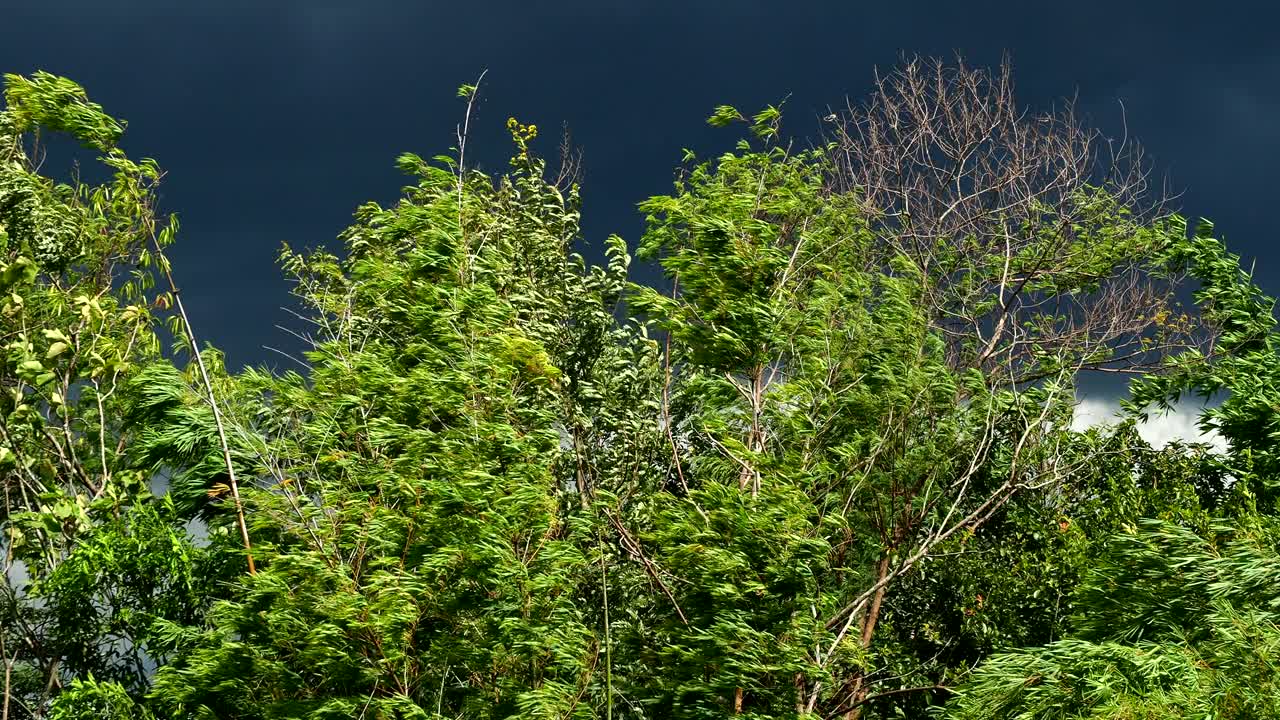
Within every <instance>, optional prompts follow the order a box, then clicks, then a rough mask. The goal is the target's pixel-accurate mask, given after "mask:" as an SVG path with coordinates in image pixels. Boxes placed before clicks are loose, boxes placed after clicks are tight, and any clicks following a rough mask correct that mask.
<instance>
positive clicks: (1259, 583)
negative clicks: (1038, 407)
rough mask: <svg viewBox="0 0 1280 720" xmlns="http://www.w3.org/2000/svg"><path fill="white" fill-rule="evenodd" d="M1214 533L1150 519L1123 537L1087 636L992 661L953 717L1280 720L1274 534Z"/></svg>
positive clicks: (1097, 593)
mask: <svg viewBox="0 0 1280 720" xmlns="http://www.w3.org/2000/svg"><path fill="white" fill-rule="evenodd" d="M1214 530H1215V531H1217V532H1216V534H1215V536H1214V537H1213V539H1205V538H1204V537H1202V536H1201V535H1199V534H1197V533H1195V532H1192V531H1190V530H1188V529H1186V528H1183V527H1180V526H1178V525H1176V524H1172V523H1167V522H1160V521H1151V522H1148V523H1144V524H1143V526H1142V527H1141V528H1136V529H1133V530H1131V531H1130V532H1129V533H1125V534H1122V535H1119V536H1117V538H1116V539H1115V542H1114V543H1113V544H1112V547H1111V548H1110V552H1109V553H1108V555H1107V556H1106V557H1105V558H1104V559H1103V560H1104V561H1103V562H1102V563H1101V564H1099V565H1098V566H1097V567H1096V568H1095V569H1094V570H1093V571H1092V572H1091V574H1090V578H1089V581H1088V583H1087V584H1086V585H1085V586H1084V588H1083V589H1082V592H1081V597H1080V599H1079V605H1080V607H1081V608H1082V611H1083V613H1084V614H1083V615H1082V618H1081V620H1080V622H1079V623H1078V625H1079V628H1080V633H1079V636H1078V637H1075V638H1071V639H1066V640H1061V641H1058V642H1055V643H1051V644H1049V645H1048V646H1046V647H1045V648H1043V649H1040V650H1034V651H1026V652H1020V653H1009V654H1003V655H997V656H995V657H993V658H992V659H991V660H989V661H988V662H987V663H986V664H984V665H983V666H982V669H981V671H980V672H979V673H978V676H977V678H976V679H975V681H974V682H973V683H971V684H970V685H969V686H967V687H966V688H965V689H964V690H963V693H962V694H961V696H960V698H959V700H958V701H957V703H956V704H955V712H954V714H953V716H954V717H961V718H1044V719H1046V720H1047V719H1049V718H1117V717H1126V718H1128V717H1133V718H1166V717H1187V718H1224V719H1229V718H1259V717H1273V716H1275V715H1276V714H1277V713H1278V712H1280V683H1277V678H1278V677H1280V674H1278V673H1277V668H1276V666H1275V658H1276V653H1277V652H1278V651H1280V632H1278V631H1277V627H1276V622H1277V620H1280V617H1278V616H1277V614H1276V608H1277V606H1278V605H1280V595H1278V594H1277V592H1276V586H1275V578H1276V575H1277V572H1280V553H1278V552H1277V544H1276V540H1277V537H1278V536H1277V534H1276V530H1277V529H1276V528H1275V527H1274V523H1273V522H1267V523H1264V524H1263V525H1262V526H1261V527H1259V528H1257V529H1253V530H1245V531H1243V532H1240V531H1238V530H1236V529H1235V528H1233V527H1231V526H1229V525H1223V526H1218V527H1215V528H1214Z"/></svg>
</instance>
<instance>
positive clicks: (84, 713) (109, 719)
mask: <svg viewBox="0 0 1280 720" xmlns="http://www.w3.org/2000/svg"><path fill="white" fill-rule="evenodd" d="M153 717H154V716H153V715H152V714H151V712H150V711H149V710H147V708H146V707H145V706H142V705H139V704H138V703H137V702H136V701H134V699H133V698H132V697H130V696H129V694H128V693H127V692H125V690H124V688H122V687H121V686H119V685H117V684H115V683H105V682H98V681H96V680H94V679H93V678H92V677H90V678H89V679H88V680H79V679H77V680H74V681H72V683H71V684H70V685H69V686H68V687H67V688H66V690H64V691H63V692H62V693H61V694H59V695H58V697H57V699H55V700H54V701H53V705H52V707H50V708H49V720H151V718H153Z"/></svg>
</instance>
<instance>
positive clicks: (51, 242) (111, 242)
mask: <svg viewBox="0 0 1280 720" xmlns="http://www.w3.org/2000/svg"><path fill="white" fill-rule="evenodd" d="M4 95H5V107H4V110H3V111H0V266H2V267H0V287H2V289H3V292H4V295H5V298H4V302H3V307H2V308H0V333H2V334H3V342H4V348H5V360H4V363H3V364H2V365H0V386H2V387H3V396H2V397H0V487H2V488H3V512H2V513H0V537H2V538H3V539H2V540H0V548H2V550H3V569H4V573H3V577H4V580H3V583H2V584H0V656H2V657H3V662H4V673H3V693H4V694H3V702H2V705H0V715H2V716H4V717H5V718H9V717H42V716H44V713H45V712H46V710H47V709H48V703H49V702H50V700H51V699H52V698H53V697H54V696H55V695H57V694H58V693H59V691H60V690H62V689H65V688H69V687H72V683H73V681H74V680H76V679H77V678H79V679H86V678H88V677H89V676H94V677H97V678H98V679H99V680H101V681H102V682H103V683H105V684H104V685H103V686H102V687H103V688H105V690H104V692H107V693H108V694H112V693H117V694H120V693H124V692H125V689H127V690H129V691H131V692H134V693H135V694H136V693H138V692H139V691H140V690H141V689H142V688H144V687H145V685H146V677H147V675H148V673H149V665H151V664H152V663H154V662H156V661H159V660H162V659H163V656H164V654H163V647H162V643H158V638H157V635H156V629H157V623H158V622H159V621H161V620H165V619H169V620H173V621H177V622H190V621H191V620H192V619H193V617H194V615H195V614H198V612H199V607H200V606H201V600H200V598H199V597H197V593H196V586H198V585H199V583H198V581H196V580H194V578H195V577H196V576H197V575H198V574H199V571H198V570H197V569H196V567H197V565H198V564H199V557H200V553H199V552H198V551H197V550H195V549H194V548H192V547H191V545H190V543H189V538H188V537H187V535H186V533H185V531H183V529H182V528H181V525H180V523H179V522H178V521H177V519H176V518H175V515H174V512H173V508H172V507H171V506H168V505H165V504H163V503H160V504H156V503H154V502H153V500H154V498H153V496H152V493H151V490H150V489H149V483H150V482H151V480H152V479H153V473H154V471H155V468H154V467H153V466H148V465H147V464H146V463H143V462H139V458H138V457H137V456H136V455H135V453H134V452H133V450H134V446H135V441H136V440H137V428H136V427H133V426H131V424H130V423H129V421H128V420H127V417H128V415H129V411H128V409H129V408H130V407H131V405H132V404H133V402H134V401H135V399H136V397H137V390H138V385H137V380H138V378H139V377H140V376H141V374H142V373H143V372H144V371H145V369H146V368H148V367H149V366H151V365H153V364H156V363H161V362H163V361H162V360H161V358H160V341H159V339H158V335H157V330H158V325H159V323H160V322H161V320H162V319H163V315H157V314H153V312H162V308H163V306H164V304H165V303H166V302H168V301H169V300H170V299H171V298H169V297H168V296H165V295H157V294H155V293H154V292H153V287H154V278H153V273H154V271H155V270H156V268H157V260H158V258H157V255H156V253H157V252H159V251H160V250H161V248H163V247H164V246H165V245H166V244H167V243H168V242H170V241H171V239H172V232H171V230H170V229H169V228H167V227H165V226H163V224H162V223H161V222H160V221H159V220H158V219H157V217H156V214H155V211H154V198H155V194H154V191H155V186H156V183H158V182H159V180H160V177H161V173H160V170H159V169H158V167H157V166H156V165H155V164H154V163H153V162H151V161H149V160H148V161H142V162H135V161H133V160H130V159H129V158H128V157H127V156H126V155H125V154H124V152H123V151H122V150H120V149H119V148H118V147H117V141H118V140H119V138H120V136H121V134H122V133H123V130H124V127H123V124H121V123H119V122H117V121H116V120H114V119H113V118H111V117H110V116H108V115H106V114H105V113H104V112H103V110H102V108H101V107H99V106H98V105H96V104H94V103H92V102H90V101H89V99H88V98H87V96H86V95H85V93H84V91H83V90H82V89H81V88H80V87H79V86H77V85H75V84H74V83H72V82H71V81H69V80H66V79H64V78H59V77H56V76H53V75H49V74H47V73H36V74H35V75H33V76H31V77H29V78H25V77H19V76H15V75H8V76H5V93H4ZM49 133H59V134H63V135H66V136H69V138H70V139H72V140H74V141H76V142H79V143H80V144H81V145H82V146H83V147H84V148H86V149H87V150H89V151H92V152H94V153H96V154H98V159H99V161H100V162H101V164H102V166H103V167H104V168H105V170H106V172H107V178H106V180H105V181H104V182H103V183H101V184H91V183H88V182H85V181H83V180H82V179H81V177H80V176H79V173H78V172H76V173H72V174H71V176H70V177H69V178H68V179H66V180H65V181H58V180H55V179H54V178H51V177H48V176H45V175H41V174H40V172H39V168H40V165H41V162H42V159H43V154H42V153H43V151H42V146H41V145H40V142H39V140H40V136H41V135H42V134H49ZM75 687H77V689H79V686H75ZM59 707H64V706H59Z"/></svg>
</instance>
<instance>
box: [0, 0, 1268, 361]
mask: <svg viewBox="0 0 1280 720" xmlns="http://www.w3.org/2000/svg"><path fill="white" fill-rule="evenodd" d="M1262 7H1265V6H1263V5H1261V4H1259V7H1258V9H1254V8H1250V7H1248V6H1247V5H1246V4H1245V3H1181V2H1160V3H1154V2H1153V3H1147V2H1141V3H1140V2H1115V1H1113V2H1105V3H1091V2H1081V1H1080V0H1074V1H1073V2H1069V3H1048V2H1036V1H1034V0H1023V1H1022V2H1006V3H983V2H973V1H969V2H955V1H951V2H931V3H926V2H891V3H874V4H871V3H858V2H850V1H846V2H818V1H816V0H789V1H788V2H775V3H769V2H759V1H755V0H720V1H716V2H712V1H710V0H702V1H699V0H685V1H684V2H645V1H644V0H630V1H629V2H620V1H618V0H560V1H558V2H556V1H553V0H527V1H526V2H520V3H513V2H485V1H483V0H471V1H467V0H461V1H459V2H450V3H444V2H438V1H434V0H416V1H410V0H361V1H356V0H352V1H351V2H347V3H332V2H322V1H321V0H309V1H305V2H304V1H301V0H297V1H288V2H287V1H284V0H256V1H252V2H247V1H244V0H221V1H219V2H210V1H208V0H185V1H181V2H174V1H173V0H165V1H164V2H161V1H159V0H120V1H119V2H114V3H107V2H101V1H97V2H85V1H82V0H81V1H75V2H69V1H65V0H0V71H5V72H19V73H27V72H30V71H33V70H36V69H41V68H42V69H46V70H49V71H51V72H55V73H58V74H62V75H67V76H69V77H71V78H73V79H75V80H76V81H78V82H80V83H81V84H83V85H85V86H86V88H87V89H88V90H89V93H90V95H91V97H93V98H94V99H95V100H97V101H98V102H101V103H102V104H103V105H105V106H106V108H107V110H108V111H109V112H111V113H113V114H115V115H117V116H119V117H123V118H125V119H127V120H128V121H129V132H128V135H127V137H126V142H125V147H126V149H128V150H129V151H130V152H131V153H132V154H134V155H137V156H144V155H145V156H151V157H155V158H157V159H158V160H159V161H160V163H161V165H162V166H163V167H165V168H166V169H167V170H168V171H169V177H168V180H167V183H166V187H165V191H164V196H163V204H164V208H165V209H166V210H169V211H174V212H177V213H178V214H179V215H180V216H181V218H182V222H183V234H182V236H181V238H180V240H179V244H178V246H177V248H176V249H175V250H174V251H173V257H174V261H175V266H176V273H177V276H178V279H179V282H180V283H181V284H182V285H183V289H184V295H185V296H186V297H187V298H188V303H189V305H190V307H189V310H190V311H191V313H192V315H193V320H194V322H195V323H196V324H197V326H198V328H199V330H200V331H201V332H202V334H203V336H204V338H205V339H208V340H212V341H213V342H214V343H215V344H217V345H218V346H220V347H222V348H224V349H225V350H226V351H227V352H228V355H229V360H230V361H231V363H232V364H233V365H240V364H245V363H254V364H256V363H259V362H266V363H269V364H281V363H287V362H288V361H284V360H281V358H280V357H279V356H276V355H273V354H271V353H268V352H267V351H264V350H263V349H262V348H263V346H264V345H271V346H277V347H294V346H295V345H296V343H295V342H293V341H291V339H290V338H289V337H288V336H286V335H285V334H284V333H282V332H281V331H279V330H277V329H275V327H274V326H275V325H276V324H290V325H296V322H290V318H289V317H288V316H287V315H286V314H285V313H284V312H283V311H281V310H280V309H279V308H280V306H281V305H284V304H285V303H286V302H287V299H288V296H287V285H286V284H285V282H284V281H283V279H282V276H281V275H280V273H279V271H278V269H277V268H276V266H275V262H274V258H275V254H276V251H277V249H278V248H279V246H280V244H281V243H282V242H288V243H289V244H291V245H293V246H295V247H298V246H318V245H324V244H328V243H332V238H333V237H334V236H335V235H336V234H337V233H338V232H339V231H340V230H341V229H342V228H343V227H345V225H346V224H347V222H348V219H349V217H350V213H351V211H352V209H353V208H354V207H355V206H356V205H357V204H359V203H361V202H363V201H365V200H369V199H374V200H378V201H380V202H384V203H385V202H390V201H392V200H394V198H395V197H396V193H397V190H398V188H399V187H400V186H401V184H402V182H403V178H402V177H401V176H400V175H399V174H398V173H397V172H396V170H395V169H394V167H393V160H394V158H395V157H396V155H397V154H399V153H400V152H403V151H413V152H417V153H419V154H422V155H425V156H430V155H434V154H438V153H442V152H444V151H446V150H447V148H449V147H450V146H451V145H452V144H453V142H454V139H453V128H454V125H455V123H456V122H457V121H458V119H459V117H460V114H461V111H462V108H461V106H460V104H459V101H458V100H456V99H455V97H454V91H455V89H456V88H457V86H458V85H459V84H461V83H463V82H467V81H470V80H472V79H473V78H475V77H476V76H477V75H478V73H479V72H480V71H481V70H482V69H485V68H487V69H488V70H489V74H488V77H487V78H486V82H485V87H484V90H483V97H484V102H483V103H482V105H481V107H480V110H479V114H478V116H477V130H476V133H475V134H474V136H473V140H472V144H471V146H470V149H471V152H473V153H474V155H473V157H475V158H476V159H477V160H478V161H479V162H481V163H483V164H484V165H485V166H487V167H490V168H499V167H501V166H502V164H503V163H504V161H505V156H506V152H507V149H508V145H507V143H506V141H505V140H504V139H503V129H502V126H503V123H504V122H505V120H506V118H507V117H508V116H509V115H516V116H517V117H519V118H520V119H521V120H523V121H525V122H532V123H537V124H538V125H539V126H540V127H542V128H545V129H549V130H554V129H558V128H559V127H560V126H561V125H562V124H567V125H568V127H569V128H570V130H571V132H572V135H573V138H574V140H575V142H576V143H577V144H578V145H579V146H580V147H581V148H582V149H583V150H584V152H585V155H586V176H585V192H584V196H585V202H586V207H585V211H584V223H585V229H586V233H587V237H588V240H589V241H595V242H598V241H599V240H601V239H602V238H603V237H604V236H605V235H607V234H608V233H611V232H617V233H619V234H621V235H623V236H624V237H627V238H628V239H630V240H633V241H634V240H635V238H636V237H637V236H638V235H639V231H640V229H641V219H640V217H639V216H638V214H637V213H636V212H635V210H634V206H635V203H636V202H637V201H639V200H641V199H643V198H645V197H646V196H648V195H651V194H654V193H660V192H665V191H666V190H667V189H668V188H669V187H670V179H671V173H672V168H673V167H674V166H675V164H676V163H677V162H678V160H679V157H680V150H681V148H682V147H691V148H694V149H696V150H700V151H702V152H704V153H705V152H712V151H717V150H719V149H721V148H723V147H724V146H725V145H726V143H727V142H729V141H731V140H732V139H733V138H732V136H731V135H728V134H726V133H725V131H715V130H711V129H708V128H707V127H706V126H705V124H704V122H703V121H704V118H705V117H706V116H707V114H708V113H709V111H710V110H711V108H712V107H713V106H714V105H716V104H719V103H730V104H734V105H737V106H739V107H742V108H744V109H755V108H758V107H760V106H761V105H763V104H765V103H770V102H776V101H777V100H779V99H781V98H782V97H784V96H786V95H788V94H790V100H789V101H788V105H787V108H788V110H787V117H788V119H789V126H790V129H791V130H792V131H793V132H796V133H807V132H809V131H810V130H811V129H812V128H814V127H815V126H816V124H815V122H814V118H815V117H816V116H817V115H819V114H821V113H822V111H823V110H824V109H825V108H826V107H828V106H834V105H841V104H843V102H844V98H845V97H846V96H852V97H855V98H856V97H858V96H861V95H862V94H863V93H864V92H865V91H866V89H867V87H868V85H869V83H870V80H871V78H872V71H873V68H874V67H876V66H881V67H886V66H889V65H892V64H893V63H894V62H895V61H896V60H897V59H898V57H899V56H900V55H901V53H903V52H907V53H924V54H942V55H946V56H950V55H952V54H953V53H954V52H960V53H961V54H963V55H964V56H965V57H966V58H967V59H968V60H969V61H970V62H971V63H973V64H983V65H990V64H994V63H997V62H998V61H999V59H1000V56H1001V54H1002V53H1004V52H1006V51H1008V52H1009V53H1010V54H1011V55H1012V57H1013V61H1014V65H1015V76H1016V79H1017V83H1018V87H1019V94H1020V97H1021V99H1022V100H1023V102H1025V103H1028V104H1031V105H1033V106H1039V107H1044V106H1045V105H1046V104H1048V103H1051V102H1053V101H1054V100H1058V99H1061V98H1062V97H1064V96H1069V95H1076V96H1077V97H1078V100H1079V107H1080V108H1081V110H1082V111H1084V112H1085V113H1087V114H1089V115H1090V116H1092V119H1093V124H1095V125H1096V126H1098V127H1100V128H1101V129H1102V130H1103V131H1105V132H1107V133H1109V134H1113V135H1118V134H1120V132H1121V129H1122V128H1121V122H1120V118H1121V113H1120V101H1123V103H1124V107H1125V109H1126V111H1127V118H1128V127H1129V130H1130V133H1131V135H1133V136H1136V137H1137V138H1138V139H1139V140H1141V142H1142V143H1143V144H1144V145H1145V146H1146V148H1147V149H1148V151H1149V153H1150V155H1151V157H1152V158H1153V160H1154V162H1155V166H1156V169H1157V170H1158V171H1159V172H1160V173H1167V174H1168V175H1169V177H1170V178H1171V180H1172V182H1173V185H1174V187H1175V188H1177V189H1180V190H1182V191H1183V192H1184V194H1183V195H1182V198H1181V200H1180V205H1181V207H1182V208H1183V210H1184V211H1185V212H1186V213H1188V214H1189V215H1192V216H1196V215H1205V216H1209V217H1212V218H1213V219H1214V220H1215V221H1216V222H1217V223H1218V228H1219V231H1220V232H1221V233H1222V234H1223V235H1224V236H1225V237H1226V238H1227V240H1228V242H1229V244H1230V245H1231V246H1232V247H1233V249H1234V250H1235V251H1236V252H1239V253H1241V254H1243V255H1245V256H1246V257H1247V258H1249V259H1252V258H1254V257H1256V259H1257V273H1258V277H1259V279H1260V280H1261V282H1262V284H1263V285H1264V286H1265V287H1266V288H1267V289H1268V290H1269V291H1271V292H1273V293H1274V292H1280V249H1275V248H1274V245H1273V243H1272V240H1271V237H1270V232H1271V228H1270V227H1269V224H1268V222H1267V221H1266V218H1267V217H1269V216H1270V214H1271V211H1272V210H1273V208H1274V207H1275V202H1274V201H1273V200H1272V199H1271V197H1272V194H1273V193H1274V191H1275V187H1274V183H1273V182H1272V176H1273V172H1272V171H1273V169H1274V168H1276V167H1278V166H1280V123H1278V122H1277V118H1280V39H1277V36H1276V35H1275V31H1274V28H1275V25H1276V20H1277V17H1276V12H1275V11H1273V10H1262V9H1260V8H1262ZM557 134H558V133H554V132H553V133H546V135H549V136H551V137H548V138H546V142H545V144H544V146H543V150H544V152H548V153H549V152H552V151H553V150H554V142H555V135H557Z"/></svg>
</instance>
